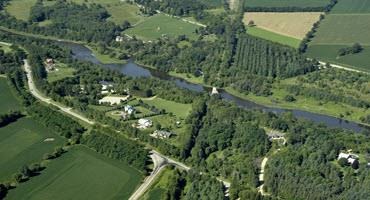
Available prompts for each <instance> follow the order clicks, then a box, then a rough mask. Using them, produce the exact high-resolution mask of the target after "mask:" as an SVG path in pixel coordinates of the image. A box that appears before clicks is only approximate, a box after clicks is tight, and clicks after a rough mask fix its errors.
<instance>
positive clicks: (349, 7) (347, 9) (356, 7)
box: [331, 0, 370, 14]
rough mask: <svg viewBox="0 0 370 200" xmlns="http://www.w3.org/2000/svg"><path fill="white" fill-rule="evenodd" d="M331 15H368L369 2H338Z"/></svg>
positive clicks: (369, 10) (354, 0) (364, 0)
mask: <svg viewBox="0 0 370 200" xmlns="http://www.w3.org/2000/svg"><path fill="white" fill-rule="evenodd" d="M331 13H349V14H353V13H370V1H369V0H339V1H338V3H337V5H335V6H334V8H333V9H332V10H331Z"/></svg>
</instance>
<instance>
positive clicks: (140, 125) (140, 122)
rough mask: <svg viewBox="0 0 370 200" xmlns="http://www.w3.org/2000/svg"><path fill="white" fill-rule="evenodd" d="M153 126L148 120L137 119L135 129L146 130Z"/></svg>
mask: <svg viewBox="0 0 370 200" xmlns="http://www.w3.org/2000/svg"><path fill="white" fill-rule="evenodd" d="M151 126H153V122H152V120H150V119H139V120H138V121H137V128H140V129H146V128H149V127H151Z"/></svg>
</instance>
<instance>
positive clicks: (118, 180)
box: [8, 146, 142, 200]
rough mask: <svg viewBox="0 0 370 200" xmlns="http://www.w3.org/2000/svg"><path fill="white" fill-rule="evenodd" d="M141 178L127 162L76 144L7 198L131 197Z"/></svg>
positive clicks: (92, 198) (92, 199) (12, 191)
mask: <svg viewBox="0 0 370 200" xmlns="http://www.w3.org/2000/svg"><path fill="white" fill-rule="evenodd" d="M141 178H142V174H141V173H140V172H139V171H137V170H135V169H134V168H131V167H129V166H128V165H126V164H125V163H122V162H119V161H116V160H112V159H109V158H107V157H104V156H102V155H100V154H98V153H96V152H94V151H92V150H90V149H88V148H86V147H83V146H76V147H73V148H72V149H70V150H69V152H67V153H66V154H64V155H63V156H62V157H60V158H58V159H56V160H53V161H52V162H50V163H49V164H48V167H47V168H46V169H45V170H44V171H43V172H42V174H41V175H40V176H37V177H34V178H32V179H31V180H30V181H28V182H26V183H24V184H21V185H20V186H19V187H17V188H16V189H14V190H11V191H10V193H9V195H8V199H30V200H32V199H55V200H58V199H61V200H62V199H90V200H94V199H128V198H129V196H130V195H131V193H132V192H133V191H134V190H135V189H136V187H137V186H138V185H139V184H140V181H141Z"/></svg>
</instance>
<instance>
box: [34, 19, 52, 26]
mask: <svg viewBox="0 0 370 200" xmlns="http://www.w3.org/2000/svg"><path fill="white" fill-rule="evenodd" d="M52 23H53V21H51V20H45V21H42V22H40V23H39V24H38V25H39V26H41V27H45V26H49V25H51V24H52Z"/></svg>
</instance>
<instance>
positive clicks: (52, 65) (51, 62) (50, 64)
mask: <svg viewBox="0 0 370 200" xmlns="http://www.w3.org/2000/svg"><path fill="white" fill-rule="evenodd" d="M45 68H46V71H47V72H50V71H54V70H55V63H54V60H53V59H52V58H47V59H46V60H45Z"/></svg>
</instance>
